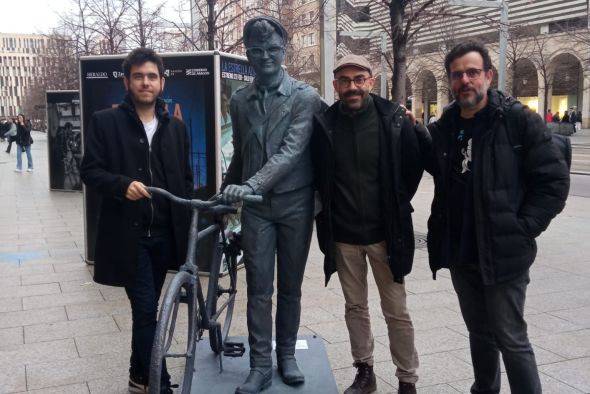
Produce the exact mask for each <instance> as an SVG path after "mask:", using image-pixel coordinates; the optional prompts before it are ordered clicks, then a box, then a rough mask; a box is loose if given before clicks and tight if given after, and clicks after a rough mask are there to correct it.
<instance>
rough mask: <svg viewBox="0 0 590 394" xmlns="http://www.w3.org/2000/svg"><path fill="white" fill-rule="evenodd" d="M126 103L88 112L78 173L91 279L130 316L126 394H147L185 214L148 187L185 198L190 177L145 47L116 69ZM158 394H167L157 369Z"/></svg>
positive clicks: (182, 137) (180, 126)
mask: <svg viewBox="0 0 590 394" xmlns="http://www.w3.org/2000/svg"><path fill="white" fill-rule="evenodd" d="M123 74H124V79H123V82H124V84H125V88H126V89H127V93H128V94H127V96H126V97H125V99H124V100H123V102H122V103H121V104H120V105H119V106H118V107H117V108H114V109H107V110H103V111H99V112H96V113H95V114H94V115H93V116H92V119H91V120H90V128H89V131H88V137H87V140H86V146H85V150H84V158H83V160H82V166H81V170H80V173H81V177H82V180H83V181H84V183H85V184H86V186H87V187H88V190H89V191H90V192H94V193H98V194H100V195H101V196H102V203H101V206H100V217H99V224H98V233H97V238H96V256H95V265H94V280H95V281H96V282H97V283H101V284H105V285H109V286H122V287H125V291H126V293H127V296H128V297H129V301H130V302H131V314H132V337H131V338H132V339H131V360H130V364H131V365H130V368H129V391H130V392H134V393H145V392H147V386H148V383H149V382H148V377H149V367H150V358H151V349H152V342H153V338H154V333H155V330H156V321H157V313H158V299H159V297H160V292H161V290H162V285H163V284H164V279H165V277H166V271H167V270H168V269H169V268H178V267H179V266H180V264H181V263H182V262H183V259H184V257H185V253H186V246H187V234H188V228H189V221H190V211H188V209H186V208H184V207H180V206H178V205H171V204H169V203H168V201H167V200H166V199H165V198H164V197H159V196H153V197H152V196H151V195H150V194H149V193H148V192H147V191H146V188H145V187H146V186H156V187H160V188H163V189H166V190H168V191H170V192H171V193H172V194H175V195H177V196H179V197H183V198H191V196H192V191H193V175H192V170H191V166H190V161H189V146H190V140H189V135H188V132H187V129H186V126H185V125H184V123H182V121H180V120H178V119H176V118H174V117H172V116H170V115H169V113H168V112H167V111H166V110H165V107H164V101H163V100H161V99H160V98H159V97H158V96H159V95H160V94H161V93H162V90H163V89H164V82H165V81H164V77H163V75H164V65H163V62H162V59H161V58H160V56H158V55H157V54H156V53H155V52H154V51H153V50H151V49H148V48H138V49H135V50H133V51H132V52H131V53H129V55H128V56H127V58H126V59H125V61H124V62H123ZM161 387H162V389H161V392H162V393H172V385H171V384H170V375H169V374H168V373H167V371H166V366H165V365H164V367H163V371H162V382H161Z"/></svg>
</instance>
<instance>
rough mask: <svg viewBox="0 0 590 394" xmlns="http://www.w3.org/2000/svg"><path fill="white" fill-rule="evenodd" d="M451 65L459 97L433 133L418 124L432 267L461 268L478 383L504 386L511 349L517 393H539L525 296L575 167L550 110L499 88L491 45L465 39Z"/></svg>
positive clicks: (475, 388) (487, 389)
mask: <svg viewBox="0 0 590 394" xmlns="http://www.w3.org/2000/svg"><path fill="white" fill-rule="evenodd" d="M445 69H446V72H447V76H448V78H449V84H450V86H451V90H452V92H453V96H454V97H455V102H454V103H452V104H451V105H450V106H449V108H448V109H447V110H446V111H445V112H444V113H443V114H442V116H441V118H440V119H439V120H438V121H437V122H435V123H434V124H432V125H429V126H428V129H429V131H430V135H429V134H428V133H426V132H425V130H423V129H422V128H421V127H420V126H417V130H418V131H419V136H420V141H421V145H422V149H423V152H424V162H425V165H426V169H427V170H428V171H429V172H430V173H431V174H432V175H433V177H434V185H435V189H434V200H433V202H432V213H431V216H430V219H429V220H428V252H429V259H430V267H431V269H432V272H433V276H434V278H436V271H437V270H439V269H440V268H449V269H450V272H451V279H452V281H453V286H454V288H455V291H456V293H457V296H458V299H459V305H460V307H461V313H462V315H463V319H464V321H465V324H466V326H467V330H468V331H469V343H470V347H471V360H472V363H473V371H474V376H475V382H474V383H473V385H472V386H471V392H472V393H499V392H500V357H499V354H500V353H502V359H503V360H504V366H505V368H506V373H507V375H508V381H509V383H510V390H511V392H513V393H519V394H533V393H534V394H538V393H541V383H540V381H539V373H538V371H537V365H536V361H535V355H534V353H533V349H532V347H531V344H530V342H529V339H528V335H527V325H526V322H525V320H524V303H525V295H526V288H527V284H528V283H529V267H530V265H531V264H532V263H533V260H534V259H535V255H536V252H537V247H536V244H535V238H536V237H537V236H538V235H539V234H541V232H543V231H544V230H545V229H546V228H547V226H548V225H549V222H550V221H551V220H552V218H553V217H555V215H557V214H558V213H559V212H560V211H561V210H562V209H563V207H564V204H565V200H566V198H567V193H568V190H569V172H568V168H567V165H566V163H565V161H564V159H563V157H562V156H561V153H560V152H559V151H558V149H557V147H556V146H555V145H554V144H553V143H552V140H551V135H550V133H549V131H548V130H547V127H546V126H545V124H544V122H543V119H542V118H541V117H540V116H539V115H537V114H535V113H533V112H532V111H531V110H530V109H529V108H527V107H525V106H524V105H522V104H520V103H519V102H518V101H517V100H515V99H513V98H511V97H507V96H505V95H504V94H503V93H502V92H500V91H497V90H494V89H490V84H491V82H492V78H493V71H492V62H491V59H490V56H489V54H488V51H487V50H486V49H485V47H484V46H483V45H481V44H479V43H477V42H466V43H463V44H459V45H457V46H456V47H455V48H453V49H452V50H451V51H450V52H449V53H448V55H447V56H446V59H445ZM420 131H422V132H420Z"/></svg>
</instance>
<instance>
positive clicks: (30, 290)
mask: <svg viewBox="0 0 590 394" xmlns="http://www.w3.org/2000/svg"><path fill="white" fill-rule="evenodd" d="M59 292H60V289H59V285H58V284H57V283H45V284H38V285H29V286H14V287H5V288H4V287H3V288H0V298H9V297H26V296H38V295H48V294H58V293H59Z"/></svg>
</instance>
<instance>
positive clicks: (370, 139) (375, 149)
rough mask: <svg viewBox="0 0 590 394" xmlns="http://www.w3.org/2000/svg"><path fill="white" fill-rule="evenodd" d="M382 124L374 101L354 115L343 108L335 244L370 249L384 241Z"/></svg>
mask: <svg viewBox="0 0 590 394" xmlns="http://www.w3.org/2000/svg"><path fill="white" fill-rule="evenodd" d="M380 129H381V124H380V120H379V114H378V113H377V109H376V108H375V104H374V102H373V99H372V98H371V97H370V96H369V102H368V103H367V106H366V107H365V108H363V109H361V110H359V111H356V112H354V113H348V112H345V111H343V110H342V108H340V114H339V116H338V118H337V121H336V128H335V130H334V133H333V141H334V172H335V182H334V203H333V204H334V206H333V213H334V216H333V224H334V240H335V241H336V242H343V243H348V244H354V245H369V244H373V243H377V242H380V241H382V240H383V239H384V234H383V225H382V218H381V203H380V182H379V136H380Z"/></svg>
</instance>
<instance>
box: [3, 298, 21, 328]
mask: <svg viewBox="0 0 590 394" xmlns="http://www.w3.org/2000/svg"><path fill="white" fill-rule="evenodd" d="M22 309H23V302H22V299H21V298H18V297H11V298H0V313H1V312H13V311H20V310H22ZM1 326H2V322H1V321H0V327H1Z"/></svg>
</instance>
